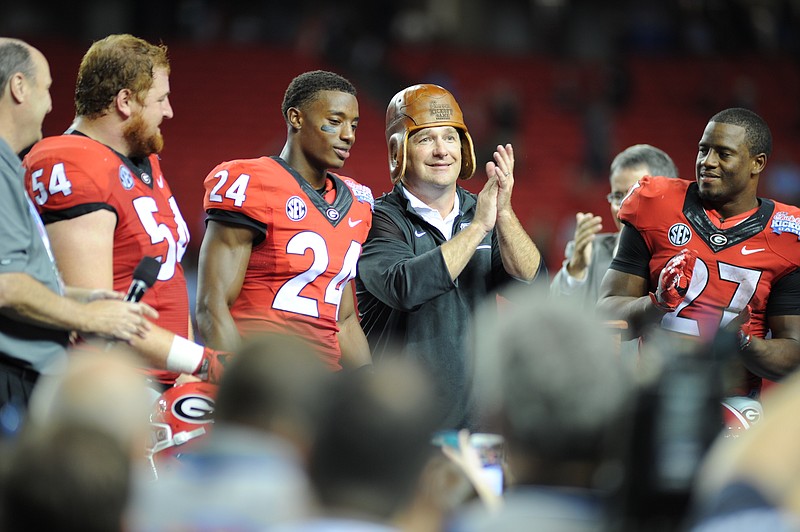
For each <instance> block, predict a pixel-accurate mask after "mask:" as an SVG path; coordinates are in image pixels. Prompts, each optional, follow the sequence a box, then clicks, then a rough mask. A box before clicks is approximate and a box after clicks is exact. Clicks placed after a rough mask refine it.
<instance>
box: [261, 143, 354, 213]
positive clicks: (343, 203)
mask: <svg viewBox="0 0 800 532" xmlns="http://www.w3.org/2000/svg"><path fill="white" fill-rule="evenodd" d="M271 158H272V159H274V160H275V161H276V162H277V163H278V164H280V165H281V166H282V167H283V169H284V170H286V171H287V172H289V174H290V175H291V176H292V177H294V179H295V181H297V184H298V185H300V188H301V189H302V190H303V192H305V193H306V196H308V199H309V200H310V201H311V203H312V204H314V207H316V208H317V210H318V211H319V212H320V213H322V216H324V217H325V219H326V220H328V222H330V224H331V225H332V226H334V227H336V226H338V225H339V222H341V221H342V220H343V219H344V218H345V214H347V213H348V211H350V206H351V205H353V193H352V192H351V191H350V187H348V186H347V185H345V183H344V181H342V180H341V179H339V178H338V177H336V176H335V175H333V174H332V173H330V172H328V178H330V179H331V181H333V186H334V188H335V190H336V199H335V200H333V203H332V204H331V203H328V202H327V201H325V198H323V197H322V196H320V194H319V193H318V192H317V191H316V190H315V189H314V187H312V186H311V184H310V183H309V182H308V181H306V180H305V179H303V176H301V175H300V174H298V173H297V170H295V169H294V168H292V167H291V166H289V165H288V164H287V163H286V161H284V160H283V159H281V158H280V157H278V156H274V155H273V156H272V157H271ZM331 208H333V209H334V210H335V211H336V212H337V213H338V217H337V218H336V219H335V220H333V219H331V217H330V216H328V211H329V210H330V209H331Z"/></svg>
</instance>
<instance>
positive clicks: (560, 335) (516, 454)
mask: <svg viewBox="0 0 800 532" xmlns="http://www.w3.org/2000/svg"><path fill="white" fill-rule="evenodd" d="M539 295H540V296H541V297H536V294H535V293H528V294H526V296H527V297H522V298H517V299H515V300H514V301H515V303H514V304H513V308H512V307H511V306H509V307H507V308H506V309H505V310H506V311H505V312H503V313H501V314H500V318H499V319H497V320H491V321H490V318H489V317H488V316H487V317H486V318H485V319H479V320H478V323H481V332H480V334H479V335H477V338H476V340H477V341H476V368H475V379H476V390H477V398H478V401H479V404H480V405H481V407H482V408H483V410H484V411H485V413H486V415H487V422H489V423H496V424H497V427H498V428H499V432H501V433H502V434H503V435H504V436H505V438H506V442H507V453H508V463H509V467H510V470H511V475H512V476H513V477H515V478H516V481H517V482H518V483H521V484H552V485H566V486H577V487H590V486H591V484H592V483H593V482H594V481H595V479H594V475H595V473H596V472H597V471H598V468H599V467H600V466H601V465H604V464H613V463H614V462H615V461H616V460H618V459H620V458H621V456H620V453H621V451H622V449H623V446H624V442H626V441H627V440H626V439H625V436H624V432H625V431H624V430H622V428H623V427H624V423H623V420H624V418H625V414H626V412H627V410H626V407H627V406H628V405H629V404H630V403H631V397H632V391H633V387H632V381H631V379H630V376H629V374H628V373H627V372H625V371H624V369H623V367H622V364H621V362H620V359H619V355H618V352H617V347H616V343H615V340H614V339H613V337H612V334H611V332H610V331H609V330H608V329H607V328H606V327H605V326H604V325H603V324H602V323H601V322H600V321H599V319H598V318H597V317H596V316H594V315H593V314H590V313H589V311H587V310H586V309H585V308H583V307H581V306H579V304H578V303H576V302H574V301H571V300H567V299H557V298H552V299H547V298H546V296H545V295H544V294H539Z"/></svg>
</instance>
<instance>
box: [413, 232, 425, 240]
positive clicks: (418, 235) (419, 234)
mask: <svg viewBox="0 0 800 532" xmlns="http://www.w3.org/2000/svg"><path fill="white" fill-rule="evenodd" d="M414 236H415V237H417V238H419V237H421V236H425V231H414Z"/></svg>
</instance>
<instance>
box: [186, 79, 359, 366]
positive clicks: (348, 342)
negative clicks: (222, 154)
mask: <svg viewBox="0 0 800 532" xmlns="http://www.w3.org/2000/svg"><path fill="white" fill-rule="evenodd" d="M282 112H283V116H284V119H285V121H286V125H287V139H286V143H285V145H284V147H283V150H282V151H281V153H280V156H277V157H276V156H273V157H261V158H257V159H245V160H235V161H229V162H225V163H222V164H220V165H219V166H217V167H216V168H214V169H213V170H212V171H211V173H210V174H209V175H208V177H206V180H205V188H206V194H205V201H204V205H205V209H206V212H207V213H208V220H207V227H206V233H205V236H204V237H203V243H202V246H201V249H200V261H199V278H198V283H199V284H198V295H197V321H198V327H199V328H200V331H201V333H202V335H203V337H204V339H205V341H206V344H207V345H209V346H211V347H214V348H216V349H222V350H225V351H235V349H236V348H237V346H238V345H239V343H240V340H241V337H242V336H243V335H249V334H252V333H254V332H257V331H263V330H268V331H279V332H280V331H285V332H291V333H293V334H296V335H298V336H300V337H303V338H306V339H307V340H309V341H310V343H311V344H312V345H313V346H314V347H315V348H316V349H317V350H318V352H319V353H320V354H321V357H322V358H323V360H324V361H325V362H326V363H327V364H328V366H329V367H330V368H331V369H332V370H339V369H341V368H343V367H344V368H348V369H355V368H358V367H361V366H364V365H367V364H369V363H370V361H371V358H370V355H369V348H368V345H367V341H366V338H365V337H364V332H363V331H362V329H361V325H360V323H359V321H358V317H357V314H356V312H355V303H354V294H353V290H352V288H351V286H350V280H351V279H353V277H354V276H355V274H356V262H357V260H358V257H359V255H360V254H361V244H362V243H363V242H364V240H365V239H366V236H367V233H368V232H369V228H370V226H371V225H372V193H371V191H370V190H369V188H367V187H365V186H363V185H360V184H359V183H357V182H356V181H354V180H353V179H350V178H348V177H344V176H340V175H337V174H335V173H333V172H331V171H329V169H338V168H341V167H342V166H343V165H344V163H345V161H346V160H347V158H348V157H349V156H350V149H351V148H352V147H353V143H354V142H355V133H356V127H357V126H358V120H359V113H358V101H357V100H356V91H355V88H354V87H353V85H352V84H351V83H350V82H349V81H347V80H346V79H344V78H343V77H341V76H339V75H337V74H334V73H331V72H325V71H319V70H318V71H313V72H306V73H304V74H301V75H299V76H297V77H296V78H295V79H294V80H292V82H291V83H290V84H289V87H288V88H287V90H286V93H285V95H284V99H283V104H282Z"/></svg>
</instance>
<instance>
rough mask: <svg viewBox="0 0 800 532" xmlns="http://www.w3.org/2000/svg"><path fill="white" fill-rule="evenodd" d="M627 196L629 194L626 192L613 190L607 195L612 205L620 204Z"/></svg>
mask: <svg viewBox="0 0 800 532" xmlns="http://www.w3.org/2000/svg"><path fill="white" fill-rule="evenodd" d="M625 196H627V193H625V192H612V193H610V194H609V195H607V196H606V199H607V200H608V202H609V203H610V204H611V205H620V204H621V203H622V200H624V199H625Z"/></svg>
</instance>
